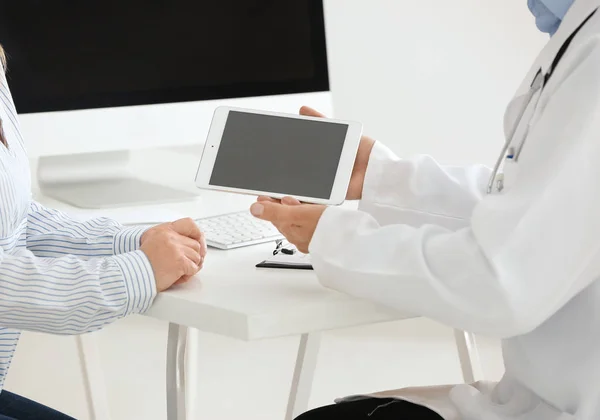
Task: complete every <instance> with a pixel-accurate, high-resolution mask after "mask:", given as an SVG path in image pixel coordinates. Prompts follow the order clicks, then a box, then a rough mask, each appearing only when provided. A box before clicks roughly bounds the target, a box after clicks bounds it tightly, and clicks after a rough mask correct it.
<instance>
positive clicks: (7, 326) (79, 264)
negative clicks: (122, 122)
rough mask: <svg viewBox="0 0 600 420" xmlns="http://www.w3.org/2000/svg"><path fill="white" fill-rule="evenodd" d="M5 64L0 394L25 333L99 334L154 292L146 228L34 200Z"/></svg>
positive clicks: (140, 308)
mask: <svg viewBox="0 0 600 420" xmlns="http://www.w3.org/2000/svg"><path fill="white" fill-rule="evenodd" d="M2 73H3V72H2V71H1V67H0V118H1V119H2V122H3V124H2V125H3V128H4V133H5V137H6V139H7V141H8V147H5V146H4V145H3V144H2V143H0V390H1V389H2V386H3V385H4V380H5V377H6V373H7V371H8V367H9V365H10V362H11V359H12V356H13V353H14V351H15V348H16V346H17V341H18V339H19V334H20V331H21V330H32V331H41V332H48V333H52V334H81V333H86V332H90V331H95V330H98V329H100V328H102V327H103V326H104V325H106V324H109V323H111V322H113V321H115V320H117V319H119V318H122V317H124V316H126V315H129V314H132V313H142V312H144V311H146V310H147V309H148V308H149V306H150V304H151V303H152V301H153V299H154V297H155V295H156V286H155V281H154V275H153V272H152V267H151V265H150V263H149V261H148V259H147V258H146V256H145V254H144V253H143V252H142V251H140V250H139V249H138V248H139V244H140V239H141V236H142V234H143V232H144V230H143V229H141V228H132V229H129V228H123V227H122V226H120V225H119V224H118V223H116V222H114V221H112V220H109V219H105V218H102V219H95V220H89V221H86V222H78V221H75V220H73V219H71V218H70V217H69V216H67V215H65V214H63V213H61V212H59V211H56V210H51V209H48V208H45V207H44V206H42V205H40V204H39V203H36V202H34V201H32V198H31V179H30V168H29V161H28V159H27V155H26V152H25V146H24V141H23V138H22V136H21V132H20V129H19V121H18V119H17V114H16V112H15V107H14V102H13V100H12V97H11V94H10V90H9V88H8V84H7V82H6V78H5V76H4V74H2Z"/></svg>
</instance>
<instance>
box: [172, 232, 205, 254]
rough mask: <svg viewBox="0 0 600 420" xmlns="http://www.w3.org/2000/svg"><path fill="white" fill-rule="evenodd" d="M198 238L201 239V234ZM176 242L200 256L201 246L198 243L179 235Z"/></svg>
mask: <svg viewBox="0 0 600 420" xmlns="http://www.w3.org/2000/svg"><path fill="white" fill-rule="evenodd" d="M200 238H202V233H200ZM176 240H177V242H179V243H180V244H181V245H183V246H185V247H187V248H191V249H192V250H193V251H194V252H196V253H198V254H200V253H201V251H202V244H200V241H199V240H198V241H196V240H194V239H191V238H188V237H187V236H183V235H179V236H178V237H177V239H176Z"/></svg>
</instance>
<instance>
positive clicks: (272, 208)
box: [250, 201, 292, 225]
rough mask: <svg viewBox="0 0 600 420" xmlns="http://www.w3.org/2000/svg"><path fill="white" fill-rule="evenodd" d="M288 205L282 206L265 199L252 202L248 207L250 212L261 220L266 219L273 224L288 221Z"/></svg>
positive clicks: (289, 214)
mask: <svg viewBox="0 0 600 420" xmlns="http://www.w3.org/2000/svg"><path fill="white" fill-rule="evenodd" d="M291 209H292V207H290V206H282V205H281V204H277V203H270V202H267V201H264V202H260V203H254V204H252V207H250V212H251V213H252V215H253V216H254V217H257V218H259V219H262V220H267V221H269V222H271V223H273V224H275V225H280V224H285V223H289V219H290V218H291V212H290V210H291Z"/></svg>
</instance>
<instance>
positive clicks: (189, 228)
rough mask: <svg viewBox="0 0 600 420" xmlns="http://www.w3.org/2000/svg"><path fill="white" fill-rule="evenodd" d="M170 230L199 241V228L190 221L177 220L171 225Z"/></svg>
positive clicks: (188, 219)
mask: <svg viewBox="0 0 600 420" xmlns="http://www.w3.org/2000/svg"><path fill="white" fill-rule="evenodd" d="M171 229H173V230H174V231H175V232H177V233H179V234H180V235H183V236H187V237H188V238H192V239H195V240H199V239H200V228H199V227H198V225H197V224H196V222H194V221H193V220H192V219H190V218H189V217H188V218H185V219H179V220H176V221H174V222H173V223H171Z"/></svg>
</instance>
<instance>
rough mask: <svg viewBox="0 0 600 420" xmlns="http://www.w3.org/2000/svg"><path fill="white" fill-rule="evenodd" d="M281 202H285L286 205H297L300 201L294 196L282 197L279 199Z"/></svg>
mask: <svg viewBox="0 0 600 420" xmlns="http://www.w3.org/2000/svg"><path fill="white" fill-rule="evenodd" d="M281 204H285V205H286V206H297V205H298V204H302V203H301V202H300V201H299V200H297V199H295V198H294V197H283V198H282V199H281Z"/></svg>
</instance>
